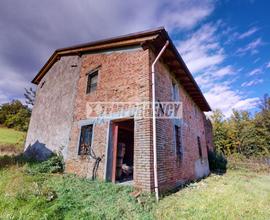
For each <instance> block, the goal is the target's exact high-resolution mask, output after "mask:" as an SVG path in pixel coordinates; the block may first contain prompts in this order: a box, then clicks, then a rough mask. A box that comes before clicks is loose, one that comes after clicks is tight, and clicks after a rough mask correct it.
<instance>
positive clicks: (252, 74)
mask: <svg viewBox="0 0 270 220" xmlns="http://www.w3.org/2000/svg"><path fill="white" fill-rule="evenodd" d="M261 72H262V69H261V68H256V69H254V70H252V71H251V72H250V73H249V74H248V75H249V76H254V75H258V74H260V73H261Z"/></svg>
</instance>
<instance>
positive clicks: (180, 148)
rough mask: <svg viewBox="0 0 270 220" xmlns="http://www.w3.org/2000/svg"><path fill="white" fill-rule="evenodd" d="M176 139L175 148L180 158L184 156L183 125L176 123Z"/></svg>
mask: <svg viewBox="0 0 270 220" xmlns="http://www.w3.org/2000/svg"><path fill="white" fill-rule="evenodd" d="M174 140H175V150H176V154H177V156H178V157H180V159H182V157H183V146H182V139H181V126H178V125H174Z"/></svg>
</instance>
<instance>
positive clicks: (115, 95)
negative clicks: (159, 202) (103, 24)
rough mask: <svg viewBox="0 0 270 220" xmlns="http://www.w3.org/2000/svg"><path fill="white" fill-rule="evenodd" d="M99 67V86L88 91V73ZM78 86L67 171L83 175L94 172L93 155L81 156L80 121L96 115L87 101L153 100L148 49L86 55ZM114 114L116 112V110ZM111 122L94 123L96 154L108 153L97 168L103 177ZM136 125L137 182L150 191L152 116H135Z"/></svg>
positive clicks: (135, 163) (135, 161)
mask: <svg viewBox="0 0 270 220" xmlns="http://www.w3.org/2000/svg"><path fill="white" fill-rule="evenodd" d="M96 67H99V73H98V84H97V89H96V91H94V92H93V93H90V94H86V83H87V73H89V72H90V71H91V70H92V69H95V68H96ZM77 88H78V91H77V95H76V100H75V111H74V119H73V125H72V132H71V136H70V144H69V149H68V158H67V161H66V171H67V172H71V173H77V174H78V175H80V176H91V175H92V167H93V162H94V161H93V159H89V157H86V158H85V157H81V156H78V141H79V136H80V135H79V133H80V122H84V123H85V121H87V120H89V118H93V117H95V116H97V115H96V114H95V113H94V112H92V113H91V114H90V115H89V111H88V110H87V103H90V102H97V101H98V102H143V101H150V71H149V53H148V50H142V49H141V48H140V49H138V50H131V51H122V52H121V51H119V52H112V53H99V54H87V55H83V56H82V67H81V71H80V77H79V81H78V86H77ZM88 106H89V105H88ZM115 115H116V116H117V112H115ZM89 123H90V121H89ZM109 123H110V122H109V121H106V122H102V123H99V124H95V125H94V135H93V139H94V140H93V141H94V142H93V149H94V151H95V153H96V155H97V156H100V157H101V156H102V155H105V157H104V158H103V159H102V161H101V163H100V166H99V169H98V178H99V179H104V176H105V173H104V171H105V166H106V164H105V162H106V149H107V147H108V144H109V143H108V129H109ZM134 126H135V130H134V183H135V184H134V185H135V187H138V188H143V189H144V190H146V191H150V189H151V183H152V181H151V178H152V172H151V171H150V169H151V167H150V166H151V164H152V163H151V164H150V161H151V160H152V154H151V120H150V119H135V121H134Z"/></svg>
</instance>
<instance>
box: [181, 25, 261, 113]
mask: <svg viewBox="0 0 270 220" xmlns="http://www.w3.org/2000/svg"><path fill="white" fill-rule="evenodd" d="M223 29H224V25H223V24H222V23H221V22H218V23H216V24H209V23H208V24H205V25H203V26H202V27H201V28H199V29H198V30H197V31H195V32H193V33H191V34H190V35H189V36H188V37H187V38H186V39H185V40H183V41H181V42H178V49H179V52H180V54H182V56H183V59H184V60H185V62H186V63H187V66H188V68H189V69H190V70H191V72H192V73H193V74H194V75H195V76H196V77H195V80H196V82H197V83H198V84H199V86H200V87H201V88H202V90H203V91H204V94H205V97H206V100H207V101H208V102H209V104H210V106H211V107H212V109H221V110H222V111H223V113H224V114H225V115H226V117H228V116H229V115H230V114H231V113H232V109H233V108H235V109H239V110H243V109H246V110H249V109H252V108H254V107H255V106H256V102H257V101H258V100H259V99H258V98H257V97H253V98H247V97H245V96H243V94H241V93H240V92H239V91H235V89H233V87H232V83H233V82H234V81H235V80H236V79H237V78H238V75H236V74H237V73H239V72H241V69H237V68H235V67H234V66H232V65H225V61H226V57H227V56H226V53H225V50H224V48H223V46H222V44H221V37H223V36H225V35H226V33H227V32H224V31H222V30H223ZM225 29H226V28H225ZM229 32H231V30H229ZM225 37H226V36H225ZM242 37H243V36H242ZM252 45H253V44H252ZM252 45H251V46H250V47H251V48H253V47H254V46H252Z"/></svg>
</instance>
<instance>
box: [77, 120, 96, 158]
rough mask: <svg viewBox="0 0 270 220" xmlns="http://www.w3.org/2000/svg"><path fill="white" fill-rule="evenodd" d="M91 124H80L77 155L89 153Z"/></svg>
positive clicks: (91, 132)
mask: <svg viewBox="0 0 270 220" xmlns="http://www.w3.org/2000/svg"><path fill="white" fill-rule="evenodd" d="M92 134H93V125H86V126H82V128H81V137H80V145H79V152H78V154H79V155H90V153H91V152H90V151H91V144H92Z"/></svg>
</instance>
